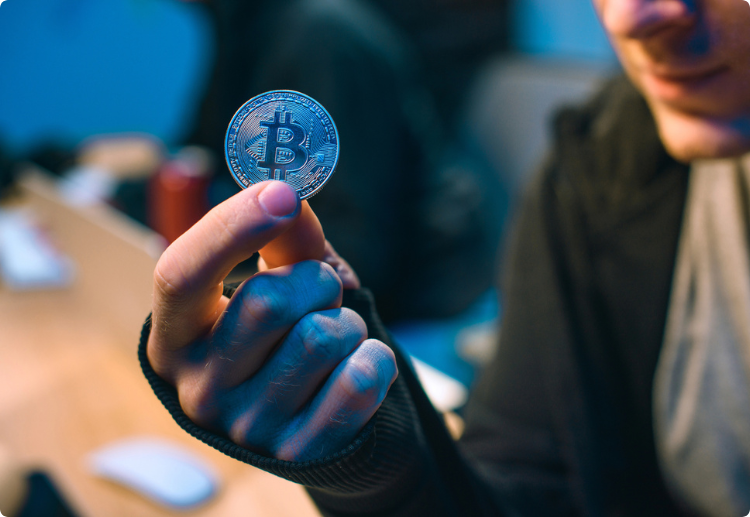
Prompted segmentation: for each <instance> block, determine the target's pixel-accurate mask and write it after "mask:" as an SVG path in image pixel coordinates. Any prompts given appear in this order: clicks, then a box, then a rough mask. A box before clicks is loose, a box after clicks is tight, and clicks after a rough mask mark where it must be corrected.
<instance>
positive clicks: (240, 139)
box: [224, 90, 339, 199]
mask: <svg viewBox="0 0 750 517" xmlns="http://www.w3.org/2000/svg"><path fill="white" fill-rule="evenodd" d="M224 151H225V156H226V160H227V165H228V166H229V170H230V172H231V173H232V176H233V177H234V179H235V181H236V182H237V183H238V184H239V185H240V186H241V187H242V188H247V187H249V186H250V185H254V184H255V183H260V182H261V181H265V180H269V179H270V180H273V179H276V180H281V181H285V182H286V183H288V184H289V185H291V186H292V187H293V188H294V189H295V190H296V191H297V194H299V197H300V199H306V198H309V197H310V196H313V195H315V194H317V193H318V191H320V189H321V188H323V185H325V183H326V182H327V181H328V180H329V179H330V177H331V175H332V174H333V171H334V170H335V169H336V164H337V163H338V160H339V134H338V131H337V130H336V125H335V124H334V123H333V119H332V118H331V116H330V115H329V114H328V112H327V111H326V110H325V108H323V106H321V105H320V104H319V103H318V102H316V101H315V100H314V99H312V98H310V97H308V96H307V95H304V94H302V93H299V92H295V91H291V90H277V91H272V92H266V93H263V94H261V95H258V96H257V97H253V98H252V99H250V100H249V101H247V102H246V103H245V104H243V105H242V106H241V107H240V109H238V110H237V113H235V114H234V116H233V117H232V120H231V121H230V122H229V128H228V129H227V136H226V139H225V140H224Z"/></svg>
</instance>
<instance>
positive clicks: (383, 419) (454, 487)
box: [138, 289, 496, 517]
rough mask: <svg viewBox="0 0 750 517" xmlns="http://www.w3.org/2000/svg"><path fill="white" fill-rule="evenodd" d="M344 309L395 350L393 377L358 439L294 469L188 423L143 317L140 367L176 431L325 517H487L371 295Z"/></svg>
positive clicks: (353, 299)
mask: <svg viewBox="0 0 750 517" xmlns="http://www.w3.org/2000/svg"><path fill="white" fill-rule="evenodd" d="M225 294H227V295H229V296H231V294H233V290H232V289H225ZM344 306H346V307H349V308H351V309H353V310H355V311H357V312H358V313H359V314H360V315H362V317H363V318H364V319H365V321H366V323H367V326H368V329H369V335H370V337H373V338H376V339H380V340H382V341H383V342H385V343H386V344H388V345H389V346H390V347H391V348H392V349H393V350H394V352H395V353H396V358H397V361H398V368H399V376H398V378H397V380H396V382H394V384H393V386H392V387H391V389H390V391H389V392H388V396H387V397H386V400H385V402H384V403H383V405H382V406H381V408H380V409H379V410H378V412H377V413H376V415H375V416H374V417H373V419H372V420H371V421H370V422H369V423H368V424H367V426H366V427H365V428H364V429H363V430H362V432H361V433H360V434H359V435H358V436H357V438H356V439H355V440H354V441H353V442H352V443H351V444H350V445H349V446H348V447H347V448H345V449H344V450H342V451H340V452H338V453H336V454H333V455H331V456H329V457H326V458H323V459H320V460H315V461H308V462H302V463H296V462H289V461H281V460H277V459H274V458H269V457H265V456H262V455H260V454H257V453H255V452H252V451H250V450H248V449H245V448H242V447H240V446H238V445H236V444H235V443H233V442H231V441H230V440H229V439H228V438H227V437H225V436H220V435H217V434H215V433H212V432H209V431H207V430H205V429H202V428H200V427H198V426H197V425H195V424H194V423H193V422H192V421H190V419H189V418H188V417H187V415H185V413H184V412H183V411H182V409H181V407H180V402H179V398H178V395H177V392H176V390H175V388H174V387H173V386H171V385H170V384H168V383H167V382H165V381H164V380H163V379H161V378H160V377H159V376H158V375H157V374H156V373H155V372H154V370H153V369H152V368H151V365H150V364H149V361H148V357H147V355H146V343H147V341H148V335H149V332H150V329H151V318H150V317H149V318H148V319H147V320H146V323H145V325H144V326H143V331H142V333H141V341H140V346H139V351H138V354H139V359H140V363H141V367H142V369H143V372H144V374H145V375H146V378H147V379H148V381H149V383H150V385H151V387H152V388H153V390H154V392H155V393H156V395H157V397H158V398H159V400H160V401H161V402H162V404H164V406H165V407H166V408H167V410H168V411H169V412H170V414H171V415H172V417H173V418H174V419H175V421H176V422H177V423H178V424H179V425H180V426H181V427H182V428H183V429H185V430H186V431H187V432H188V433H190V434H191V435H193V436H194V437H196V438H198V439H199V440H201V441H203V442H205V443H206V444H208V445H210V446H212V447H214V448H215V449H217V450H219V451H221V452H223V453H224V454H227V455H228V456H230V457H232V458H235V459H237V460H240V461H242V462H245V463H248V464H250V465H253V466H255V467H257V468H260V469H262V470H265V471H266V472H270V473H272V474H275V475H277V476H280V477H283V478H285V479H288V480H290V481H293V482H295V483H300V484H302V485H304V486H305V487H307V489H308V491H309V492H310V495H311V496H312V498H313V499H314V500H315V502H316V504H317V505H318V507H319V508H320V510H321V511H322V512H323V514H325V515H329V516H337V517H343V516H347V515H367V516H380V515H382V516H386V515H387V516H404V517H406V516H414V515H435V516H441V515H445V516H458V515H477V516H480V515H486V514H487V515H489V514H492V513H488V508H483V509H482V508H481V503H480V502H479V497H478V492H476V490H477V485H476V483H474V482H473V479H474V478H473V476H471V475H470V473H469V471H468V470H467V469H466V467H465V465H464V461H463V460H462V458H461V456H460V454H459V452H458V450H457V448H456V447H455V443H454V442H453V440H452V438H451V437H450V435H449V434H448V432H447V430H446V429H445V426H444V425H443V424H442V419H441V417H440V416H439V415H438V414H437V413H436V411H435V410H434V408H433V407H432V405H431V404H430V402H429V400H428V399H427V396H426V395H425V394H424V392H423V391H422V389H421V387H420V384H419V381H418V380H417V378H416V376H415V374H414V373H413V371H412V369H411V366H410V363H409V362H408V361H407V360H406V359H405V358H404V356H403V355H402V354H401V352H400V351H399V350H398V348H397V347H394V346H393V344H392V341H391V339H390V337H389V336H388V334H387V332H386V331H385V328H384V327H383V325H382V323H381V322H380V321H379V318H378V316H377V314H376V313H375V312H374V310H373V303H372V295H371V294H370V293H369V291H367V290H357V291H346V292H345V296H344ZM467 511H468V513H466V512H467ZM494 515H496V514H494Z"/></svg>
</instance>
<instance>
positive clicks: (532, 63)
mask: <svg viewBox="0 0 750 517" xmlns="http://www.w3.org/2000/svg"><path fill="white" fill-rule="evenodd" d="M615 73H618V65H617V62H616V58H615V56H614V54H613V52H612V49H611V48H610V46H609V44H608V42H607V40H606V37H605V35H604V33H603V31H602V29H601V27H600V26H599V23H598V21H597V19H596V15H595V13H594V10H593V7H592V6H591V4H590V2H589V1H588V0H558V1H553V0H411V1H409V2H404V1H402V0H252V1H250V0H248V1H245V2H239V1H234V0H207V1H204V2H199V1H193V2H182V1H178V0H109V1H108V2H97V1H94V0H6V1H5V2H2V3H1V4H0V378H3V379H7V381H6V382H9V383H10V384H8V385H9V386H10V385H12V386H16V387H17V389H15V390H11V391H9V392H8V394H7V395H5V396H4V397H5V399H3V398H2V397H0V511H4V512H5V514H6V515H7V514H8V513H10V510H6V508H7V507H9V506H3V505H4V504H5V505H11V504H12V505H13V507H14V508H16V509H17V511H18V512H23V511H25V512H26V513H19V515H20V514H23V515H34V513H33V512H34V511H40V510H38V508H37V510H34V508H31V507H30V506H29V501H30V500H32V499H34V500H39V501H42V500H45V501H53V502H51V503H49V504H57V506H55V508H57V510H55V511H60V512H63V513H60V514H59V515H71V514H80V515H103V514H106V515H119V514H118V513H117V511H121V512H123V513H122V515H170V514H171V512H172V511H173V510H174V505H172V506H171V507H170V506H169V504H166V506H165V503H164V501H161V502H159V501H156V502H154V501H155V499H154V498H153V497H149V496H147V497H143V496H142V495H140V496H139V495H135V493H136V492H138V491H137V490H135V491H134V490H133V488H132V487H131V488H129V489H128V488H123V487H122V486H121V485H122V484H123V483H122V482H120V483H119V484H117V483H111V479H110V482H109V484H107V483H104V484H102V482H101V481H96V480H93V477H96V476H95V473H94V470H95V469H94V470H92V467H91V466H90V465H88V464H84V463H85V462H84V460H83V459H82V458H86V457H89V456H90V454H92V451H96V450H99V449H101V447H104V446H106V445H107V444H110V443H112V442H113V441H116V440H121V439H125V438H127V437H129V436H131V435H137V434H143V433H145V434H156V435H159V436H168V437H169V438H170V439H171V440H173V441H175V442H179V443H180V444H182V446H183V447H186V448H188V449H190V450H191V451H192V453H193V454H197V455H199V456H202V457H203V458H204V459H205V458H208V460H207V461H208V462H209V463H211V464H212V465H213V469H214V470H215V471H218V474H216V475H215V476H214V477H215V478H216V479H219V478H221V479H223V485H221V484H219V485H217V486H222V487H223V488H222V489H221V492H220V497H219V498H218V502H216V501H217V500H216V499H215V498H214V500H213V502H211V503H201V504H204V506H199V508H201V510H196V511H198V513H200V514H206V515H209V514H210V515H234V513H233V512H234V508H240V507H244V506H246V504H247V502H246V500H245V498H246V495H247V493H248V492H251V493H253V494H256V495H257V497H258V498H257V500H256V502H257V504H258V512H259V513H258V515H266V514H267V515H285V513H284V511H287V510H288V511H289V512H290V515H291V514H294V515H304V514H305V513H304V512H311V513H310V515H314V514H315V513H314V510H312V509H311V508H308V507H307V506H305V505H307V504H308V503H307V502H306V499H305V495H304V494H303V493H302V492H294V496H290V497H289V498H287V499H288V507H286V508H287V510H283V509H281V508H280V507H279V506H278V504H279V503H278V497H275V496H272V495H269V494H275V493H276V491H277V490H282V491H284V490H289V489H288V488H286V485H285V484H280V485H276V484H274V483H275V481H273V480H269V479H268V478H266V477H264V476H263V475H262V473H253V475H252V476H251V475H248V474H247V473H243V472H244V471H242V470H241V469H239V468H238V467H237V466H236V465H234V464H233V463H231V462H226V461H224V459H222V458H221V457H220V456H218V455H217V454H216V453H215V451H210V450H208V449H207V448H205V447H203V446H202V445H201V444H196V443H194V441H192V440H189V439H186V438H185V437H184V436H183V434H184V433H181V432H180V431H179V429H177V428H176V427H175V426H174V424H173V423H172V422H171V421H170V420H169V418H168V417H165V415H164V413H165V412H164V411H163V409H162V408H160V407H158V402H156V401H155V399H153V396H152V395H151V394H150V391H149V388H148V386H146V385H145V382H144V381H143V380H142V379H141V376H140V372H139V370H138V367H137V364H136V363H135V356H134V350H135V343H136V342H137V337H138V329H139V328H140V324H141V322H142V320H143V318H144V317H145V315H146V314H147V313H148V310H149V302H150V280H151V276H150V275H151V271H152V269H153V265H154V263H155V260H156V259H157V258H158V256H159V254H160V253H161V251H162V250H163V249H164V247H165V246H166V245H167V244H168V243H169V242H170V241H172V240H174V239H175V238H177V237H178V236H179V235H180V234H181V233H182V232H184V231H185V230H186V229H187V228H189V226H190V225H192V224H193V223H194V222H195V221H197V220H198V219H199V218H200V217H201V216H202V215H203V214H204V213H205V212H206V211H207V210H208V209H210V208H211V207H212V206H214V205H216V204H217V203H219V202H221V201H222V200H224V199H226V198H227V197H229V196H231V195H232V194H234V193H236V192H237V191H238V187H237V186H236V184H235V183H234V181H233V180H232V178H231V175H230V174H229V172H228V171H227V168H226V165H225V163H224V160H223V149H222V146H223V140H224V132H225V131H226V126H227V124H228V122H229V119H230V118H231V116H232V114H233V113H234V111H235V110H236V109H238V108H239V107H240V105H241V104H242V103H244V102H245V101H246V100H247V99H249V98H251V97H253V96H255V95H258V94H260V93H263V92H264V91H267V90H270V89H294V90H299V91H302V92H304V93H306V94H308V95H310V96H312V97H313V98H315V99H317V100H318V101H320V102H321V103H322V104H323V105H324V106H325V107H326V108H327V110H328V111H329V112H330V113H331V115H332V117H333V119H334V121H335V122H336V124H337V126H338V129H339V132H340V136H341V138H340V139H341V142H342V148H341V159H340V162H339V167H338V169H337V172H336V174H335V175H334V177H333V178H332V179H331V181H330V182H329V184H328V185H327V186H326V188H325V189H324V190H323V191H322V193H321V194H320V195H318V196H316V197H315V198H313V199H312V200H311V205H312V206H313V208H314V209H315V210H316V213H318V215H319V217H320V219H321V221H322V223H323V226H324V229H325V231H326V236H327V237H328V239H329V240H330V241H331V242H332V243H333V245H334V247H336V248H337V250H338V251H339V252H340V253H341V254H342V255H343V256H344V257H345V258H347V259H348V260H349V261H350V262H351V263H352V265H353V266H354V268H355V269H356V270H357V271H358V273H359V275H360V276H361V277H362V280H363V283H364V285H365V286H367V287H370V288H371V289H372V290H373V292H374V294H375V297H376V300H377V304H378V308H379V311H380V314H381V316H382V317H383V319H384V321H385V322H386V324H387V325H388V327H389V328H390V330H391V331H392V333H393V334H394V336H395V337H396V339H397V341H399V343H400V344H401V345H402V346H403V347H404V348H405V349H406V350H407V351H408V352H409V353H410V354H411V355H412V356H413V357H414V358H415V364H416V367H417V369H418V372H419V373H420V375H421V377H422V379H423V382H424V383H425V386H426V388H427V390H428V393H429V394H430V396H431V397H432V398H433V401H434V402H435V404H436V406H437V407H438V408H439V409H441V410H445V411H446V412H450V414H452V415H454V416H455V414H459V415H460V408H461V406H462V404H463V402H464V401H465V397H466V393H467V389H468V388H469V387H470V386H471V383H472V381H473V379H474V377H475V375H476V373H477V372H478V370H480V369H481V365H482V364H484V363H485V362H486V361H487V360H488V358H489V357H490V356H491V354H492V351H493V349H494V345H495V342H496V337H497V333H498V330H499V329H498V318H499V316H500V314H501V312H502V292H501V291H502V288H501V287H500V288H498V286H497V274H496V273H497V271H498V269H499V268H500V267H501V265H502V248H503V247H502V242H503V236H504V233H505V228H506V227H507V224H508V222H509V221H511V220H512V213H513V207H514V204H515V202H516V200H517V199H518V196H519V194H520V192H521V191H522V190H523V186H524V183H525V181H526V179H527V178H528V177H529V174H530V173H531V172H532V171H533V169H534V167H535V166H536V165H538V164H539V163H540V162H541V160H542V159H543V156H544V151H545V148H546V146H547V145H548V143H549V135H548V122H549V120H550V117H551V116H552V114H553V113H554V110H555V108H556V107H559V106H560V105H562V104H566V103H570V102H577V101H580V100H582V99H584V98H585V97H586V96H587V95H588V94H589V93H590V92H592V91H593V90H595V89H596V87H597V85H598V84H599V83H600V82H601V81H602V80H603V79H604V78H606V77H609V76H610V75H613V74H615ZM253 268H254V260H253V259H252V258H251V259H250V260H248V261H247V262H246V263H243V264H241V265H240V266H238V268H237V269H236V270H235V272H233V275H232V278H231V280H237V281H239V280H242V279H243V278H245V277H247V276H248V275H250V274H252V273H253V271H254V269H253ZM92 368H94V369H96V370H97V371H99V372H102V373H100V374H99V375H98V376H97V375H94V376H93V379H92V376H91V375H88V374H87V372H90V371H91V369H92ZM118 375H120V376H121V378H120V382H119V384H118V385H115V384H113V382H114V381H113V380H112V379H114V378H118V377H117V376H118ZM92 383H93V384H92ZM124 387H127V388H124ZM50 390H53V391H54V392H55V394H56V395H55V397H57V398H55V397H52V396H51V395H50V393H51V391H50ZM92 392H95V393H97V395H96V396H92V395H91V393H92ZM152 399H153V400H152ZM53 401H54V402H53ZM44 408H46V409H44ZM53 408H67V413H66V412H65V411H62V410H59V411H58V412H57V413H56V412H55V410H54V409H53ZM133 413H138V414H139V416H138V417H137V418H135V417H132V415H133ZM126 414H127V415H131V417H132V418H126V417H125V416H124V415H126ZM106 415H109V419H107V418H106ZM451 418H452V417H451ZM107 421H109V422H110V423H109V424H108V423H106V422H107ZM112 421H115V422H117V425H113V424H112V423H111V422H112ZM457 421H458V422H459V424H457V425H458V427H456V432H460V419H458V420H457ZM81 422H85V423H86V425H87V426H93V429H95V432H92V433H90V434H89V435H88V436H87V437H86V438H85V439H82V438H81V437H80V432H79V431H80V429H79V427H80V425H81ZM123 422H126V423H123ZM453 422H455V421H453ZM59 426H62V429H63V431H64V432H61V433H58V437H57V438H56V441H54V440H53V443H49V440H48V439H47V433H48V432H50V430H51V429H53V428H57V427H59ZM66 433H67V434H66ZM71 436H76V437H77V438H70V437H71ZM45 440H46V441H47V445H46V446H44V447H42V446H40V445H39V441H45ZM71 443H73V444H74V445H72V446H71ZM55 444H57V445H55ZM3 446H4V447H5V448H8V449H9V450H10V452H9V454H6V455H3V454H2V453H3V449H2V447H3ZM61 449H65V450H66V452H65V453H64V454H61V452H60V450H61ZM14 458H15V459H14ZM3 465H5V467H3ZM87 465H88V466H87ZM4 468H5V470H3V469H4ZM34 469H36V470H34ZM13 472H16V475H15V478H14V477H13V476H14V475H13V474H12V473H13ZM30 472H36V474H35V475H36V476H37V477H33V476H32V475H31V474H30ZM40 472H41V474H40ZM4 473H6V474H7V475H6V477H7V478H8V479H16V481H18V479H20V478H19V476H20V477H21V478H23V479H25V480H26V481H24V482H21V485H20V486H25V487H26V488H25V489H23V490H20V489H19V490H15V489H14V490H10V489H9V490H6V492H8V491H10V492H11V493H13V494H15V496H8V495H7V494H6V495H3V494H4V493H5V492H4V491H3V486H6V487H8V486H17V485H13V484H12V483H11V482H4V481H3V479H4V478H3V475H4ZM8 473H9V474H8ZM48 475H49V478H47V477H45V476H48ZM39 476H42V477H41V478H40V477H39ZM99 477H105V478H106V477H107V476H102V475H101V473H100V476H99ZM110 477H111V476H110ZM125 485H127V483H125ZM24 490H25V491H24ZM29 490H31V491H32V492H33V494H35V495H34V497H31V496H29V495H28V491H29ZM58 492H60V493H61V494H62V495H60V494H58ZM39 494H42V495H39ZM55 494H57V495H55ZM91 494H94V495H91ZM214 495H215V494H214ZM4 497H5V499H4ZM58 499H60V500H63V502H54V501H57V500H58ZM64 500H68V502H64ZM196 504H198V503H196ZM269 505H271V506H269ZM115 507H116V508H117V510H114V509H113V508H115ZM24 508H25V510H24ZM49 508H50V507H46V510H41V511H42V512H43V513H39V514H38V515H51V513H49V512H50V509H49ZM300 508H304V510H301V509H300ZM44 512H47V513H44ZM64 512H68V513H64ZM201 512H202V513H201ZM263 512H266V513H263ZM268 512H270V513H268ZM10 514H11V515H13V513H10ZM55 515H57V514H55Z"/></svg>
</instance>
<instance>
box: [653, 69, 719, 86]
mask: <svg viewBox="0 0 750 517" xmlns="http://www.w3.org/2000/svg"><path fill="white" fill-rule="evenodd" d="M724 70H726V67H725V66H711V67H702V68H687V69H679V68H671V67H664V66H654V67H651V69H647V70H646V73H647V74H649V75H652V76H654V77H655V78H657V79H659V80H661V81H670V82H675V83H688V82H695V81H701V80H704V79H709V78H711V77H713V76H715V75H717V74H719V73H721V72H723V71H724Z"/></svg>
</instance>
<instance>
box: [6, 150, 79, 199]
mask: <svg viewBox="0 0 750 517" xmlns="http://www.w3.org/2000/svg"><path fill="white" fill-rule="evenodd" d="M74 156H75V155H74V153H73V151H72V150H71V149H68V148H65V147H64V146H62V145H60V144H57V143H55V142H42V143H40V144H39V145H37V146H36V147H34V149H33V150H32V151H31V152H30V153H28V154H27V155H25V156H15V155H13V154H12V153H11V151H10V149H9V148H8V147H7V146H6V145H5V144H4V143H3V140H2V138H0V196H1V195H2V194H3V193H4V192H7V190H8V189H9V188H10V187H11V186H12V185H13V182H14V181H15V176H16V174H18V171H19V166H20V164H21V163H23V162H34V163H36V164H37V165H40V166H41V167H43V168H44V169H46V170H48V171H50V172H53V173H55V174H61V173H62V171H64V170H66V169H67V168H68V167H70V166H71V165H72V164H73V163H74Z"/></svg>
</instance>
